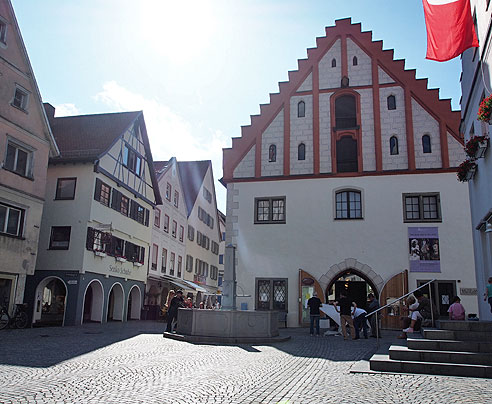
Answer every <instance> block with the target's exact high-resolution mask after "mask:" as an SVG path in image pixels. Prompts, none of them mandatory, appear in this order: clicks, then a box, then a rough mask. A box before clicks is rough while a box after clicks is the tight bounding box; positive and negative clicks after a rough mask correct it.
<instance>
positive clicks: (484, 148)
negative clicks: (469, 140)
mask: <svg viewBox="0 0 492 404" xmlns="http://www.w3.org/2000/svg"><path fill="white" fill-rule="evenodd" d="M488 147H489V139H485V140H483V141H482V142H479V143H478V149H477V151H476V152H475V158H476V159H481V158H482V157H483V156H485V152H486V151H487V148H488Z"/></svg>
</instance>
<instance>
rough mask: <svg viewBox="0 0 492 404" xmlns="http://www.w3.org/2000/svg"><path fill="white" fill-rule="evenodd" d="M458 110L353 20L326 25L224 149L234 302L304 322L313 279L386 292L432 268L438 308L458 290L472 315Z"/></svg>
mask: <svg viewBox="0 0 492 404" xmlns="http://www.w3.org/2000/svg"><path fill="white" fill-rule="evenodd" d="M459 115H460V114H459V112H453V111H451V105H450V102H449V101H443V100H440V99H439V97H438V93H437V92H436V91H434V90H428V89H427V86H426V81H425V80H416V79H415V72H414V71H406V70H404V62H403V61H394V60H393V52H392V51H383V50H382V43H381V42H373V41H372V38H371V33H370V32H364V33H362V32H361V30H360V25H359V24H351V22H350V20H339V21H337V22H336V25H335V26H334V27H329V28H327V29H326V36H325V37H323V38H318V39H317V47H316V48H313V49H309V50H308V57H307V59H302V60H300V61H299V69H298V70H296V71H293V72H289V81H288V82H285V83H280V92H279V93H278V94H273V95H271V99H270V103H269V104H267V105H262V106H261V113H260V115H258V116H253V117H252V122H251V125H250V126H246V127H243V130H242V137H241V138H234V139H233V142H232V148H231V149H224V162H223V167H224V177H223V179H222V181H223V183H225V184H226V185H227V213H226V214H227V222H226V245H229V244H232V245H233V246H235V265H236V276H237V285H238V292H237V294H238V295H242V296H245V297H238V300H237V306H238V308H241V309H249V310H280V311H285V312H287V322H288V325H289V326H299V325H305V324H306V322H307V321H308V319H309V315H308V312H307V309H306V306H305V303H306V300H307V299H308V298H309V297H310V296H312V294H313V293H314V291H317V292H318V295H319V296H320V298H321V299H322V300H323V301H328V300H333V299H335V298H338V296H339V293H340V291H341V290H342V289H348V291H349V294H351V296H352V297H353V299H354V300H355V301H357V303H358V304H359V305H361V306H364V305H365V302H366V296H367V293H370V292H372V293H375V294H376V296H378V298H379V299H380V302H381V304H386V303H388V302H391V301H392V300H393V299H394V298H397V297H399V296H401V295H403V294H404V293H405V292H407V291H409V290H412V289H415V288H416V287H418V286H420V285H422V284H423V283H425V282H426V281H429V280H432V279H436V280H437V281H436V282H435V283H434V285H433V286H432V289H431V290H429V289H426V293H427V294H433V301H434V302H435V304H436V305H437V306H438V310H439V312H440V314H441V315H443V316H444V315H446V311H447V308H448V307H449V304H450V301H451V299H452V297H453V296H455V295H458V296H460V297H461V299H462V302H463V304H464V305H465V307H466V308H467V312H469V313H470V312H471V313H476V310H477V304H476V296H475V295H473V289H474V288H476V282H475V277H474V273H473V270H472V268H473V264H474V257H473V248H472V242H471V232H472V230H471V226H470V215H469V211H468V208H469V206H470V204H469V200H468V195H467V190H466V185H464V184H461V183H459V182H458V181H457V179H456V167H457V165H458V164H459V163H460V162H461V161H462V159H463V156H464V152H463V141H462V139H461V138H460V136H459ZM231 251H232V250H231ZM226 254H227V252H226ZM227 262H229V259H228V258H226V263H227ZM227 272H228V270H227V269H226V277H227ZM248 295H249V296H251V297H246V296H248ZM395 310H396V309H395ZM387 317H388V318H389V319H388V320H387V322H386V324H385V325H386V326H388V327H395V328H396V327H398V325H399V323H398V321H393V318H394V319H396V318H397V317H398V316H397V313H396V311H393V312H388V316H387Z"/></svg>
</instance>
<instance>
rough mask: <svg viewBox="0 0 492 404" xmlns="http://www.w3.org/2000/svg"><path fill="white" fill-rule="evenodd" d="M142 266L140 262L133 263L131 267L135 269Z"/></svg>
mask: <svg viewBox="0 0 492 404" xmlns="http://www.w3.org/2000/svg"><path fill="white" fill-rule="evenodd" d="M142 265H143V264H142V263H141V262H134V263H133V266H135V267H141V266H142Z"/></svg>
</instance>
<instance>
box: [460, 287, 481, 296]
mask: <svg viewBox="0 0 492 404" xmlns="http://www.w3.org/2000/svg"><path fill="white" fill-rule="evenodd" d="M477 294H478V292H477V288H460V295H462V296H476V295H477Z"/></svg>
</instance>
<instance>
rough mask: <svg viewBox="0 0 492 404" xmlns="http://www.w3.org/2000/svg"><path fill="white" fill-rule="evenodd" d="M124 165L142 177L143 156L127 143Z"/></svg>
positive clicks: (124, 151)
mask: <svg viewBox="0 0 492 404" xmlns="http://www.w3.org/2000/svg"><path fill="white" fill-rule="evenodd" d="M123 165H124V166H125V167H126V168H128V169H129V170H130V171H131V172H132V173H134V174H135V175H138V176H139V177H140V175H141V170H142V156H140V154H138V153H137V152H136V151H135V150H133V149H132V148H130V147H129V146H128V145H127V144H125V149H124V150H123Z"/></svg>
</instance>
